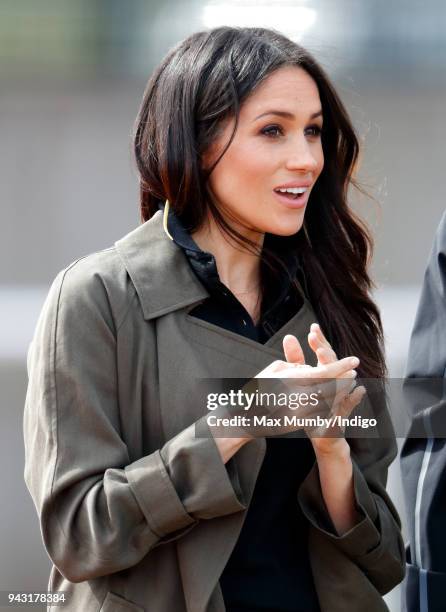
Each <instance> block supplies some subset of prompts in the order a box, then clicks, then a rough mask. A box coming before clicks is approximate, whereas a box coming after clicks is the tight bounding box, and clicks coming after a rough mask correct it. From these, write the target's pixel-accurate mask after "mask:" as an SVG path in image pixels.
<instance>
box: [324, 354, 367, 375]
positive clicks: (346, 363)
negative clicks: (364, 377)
mask: <svg viewBox="0 0 446 612" xmlns="http://www.w3.org/2000/svg"><path fill="white" fill-rule="evenodd" d="M358 365H359V359H358V358H357V357H344V358H343V359H339V360H338V361H334V362H333V363H328V364H325V365H321V366H317V367H316V368H314V369H313V373H314V375H315V377H316V376H321V375H322V377H324V378H340V377H342V378H355V376H356V372H355V370H354V368H357V367H358Z"/></svg>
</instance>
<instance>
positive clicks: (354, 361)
mask: <svg viewBox="0 0 446 612" xmlns="http://www.w3.org/2000/svg"><path fill="white" fill-rule="evenodd" d="M350 364H351V365H352V366H353V367H354V368H355V367H356V366H357V365H359V359H358V358H357V357H352V359H350Z"/></svg>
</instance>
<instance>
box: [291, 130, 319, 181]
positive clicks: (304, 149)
mask: <svg viewBox="0 0 446 612" xmlns="http://www.w3.org/2000/svg"><path fill="white" fill-rule="evenodd" d="M314 149H315V145H314V144H312V143H309V142H308V141H307V140H306V138H305V137H302V138H299V139H298V141H296V140H293V142H292V143H290V147H289V148H288V150H287V156H286V168H287V170H300V171H301V172H315V171H316V169H317V167H318V164H319V161H318V157H317V154H316V151H315V150H314Z"/></svg>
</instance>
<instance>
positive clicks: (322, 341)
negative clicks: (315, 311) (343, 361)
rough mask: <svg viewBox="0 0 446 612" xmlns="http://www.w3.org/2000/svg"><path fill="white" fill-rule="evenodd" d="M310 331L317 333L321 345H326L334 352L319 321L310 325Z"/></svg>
mask: <svg viewBox="0 0 446 612" xmlns="http://www.w3.org/2000/svg"><path fill="white" fill-rule="evenodd" d="M310 332H311V333H314V334H316V336H317V338H318V340H319V343H320V345H321V346H325V347H326V348H328V349H331V350H332V351H333V352H334V350H333V347H332V346H331V344H330V342H329V341H328V340H327V338H326V337H325V335H324V332H323V331H322V329H321V326H320V325H319V323H312V324H311V327H310ZM336 359H337V357H336Z"/></svg>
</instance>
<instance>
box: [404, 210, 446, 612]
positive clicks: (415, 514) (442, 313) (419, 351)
mask: <svg viewBox="0 0 446 612" xmlns="http://www.w3.org/2000/svg"><path fill="white" fill-rule="evenodd" d="M445 369H446V214H444V215H443V218H442V220H441V222H440V225H439V227H438V230H437V232H436V235H435V239H434V243H433V246H432V250H431V253H430V257H429V261H428V265H427V268H426V271H425V275H424V281H423V286H422V290H421V296H420V301H419V304H418V309H417V313H416V317H415V322H414V326H413V330H412V334H411V339H410V345H409V354H408V360H407V368H406V379H405V383H404V388H405V393H404V400H405V404H406V407H407V410H408V412H409V415H410V419H411V423H410V429H409V432H408V435H407V438H406V440H405V441H404V444H403V447H402V450H401V455H400V465H401V473H402V485H403V491H404V498H405V507H406V513H407V524H408V532H409V546H408V550H407V556H408V562H409V564H408V580H407V585H406V597H407V598H408V599H407V602H406V604H405V605H408V606H409V603H410V602H411V605H414V601H415V599H416V600H417V601H418V593H419V592H420V593H424V594H425V597H426V598H428V600H429V610H430V609H431V607H432V609H433V610H437V609H438V610H440V608H441V609H443V608H444V605H445V597H444V583H445V580H446V554H445V552H444V551H445V544H446V538H445V537H444V536H443V535H442V534H443V533H444V512H445V507H446V444H445V439H444V434H443V433H440V434H439V433H438V432H440V431H442V432H444V430H445V427H444V425H445V416H446V400H445V393H444V376H445ZM417 379H425V380H423V381H421V380H418V381H417ZM426 379H430V380H429V381H427V380H426ZM437 434H438V437H437ZM421 570H422V572H421ZM420 582H423V583H424V585H425V586H424V588H423V589H420ZM409 600H410V602H409ZM420 605H421V604H420ZM425 605H427V602H425ZM438 606H440V607H438ZM409 608H410V606H409V607H408V608H407V609H409ZM426 609H427V608H426Z"/></svg>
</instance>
